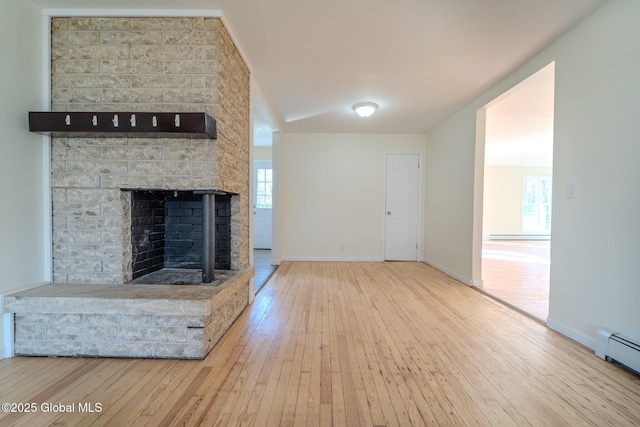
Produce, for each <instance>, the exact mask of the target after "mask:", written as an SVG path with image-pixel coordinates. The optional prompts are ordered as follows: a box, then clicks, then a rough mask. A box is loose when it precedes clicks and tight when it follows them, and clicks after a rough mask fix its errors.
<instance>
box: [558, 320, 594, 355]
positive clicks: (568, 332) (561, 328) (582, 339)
mask: <svg viewBox="0 0 640 427" xmlns="http://www.w3.org/2000/svg"><path fill="white" fill-rule="evenodd" d="M547 327H548V328H549V329H553V330H554V331H556V332H558V333H559V334H562V335H564V336H565V337H567V338H569V339H572V340H574V341H575V342H577V343H579V344H582V345H583V346H585V347H588V348H590V349H591V350H594V351H595V349H596V339H595V338H593V337H591V336H589V335H587V334H584V333H582V332H580V331H578V330H575V329H573V328H571V327H569V326H567V325H565V324H564V323H561V322H558V321H557V320H554V319H552V318H551V317H549V318H547Z"/></svg>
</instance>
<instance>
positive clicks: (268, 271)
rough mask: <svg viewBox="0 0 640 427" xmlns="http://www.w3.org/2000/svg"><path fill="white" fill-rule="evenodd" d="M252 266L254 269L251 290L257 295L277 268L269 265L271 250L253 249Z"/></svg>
mask: <svg viewBox="0 0 640 427" xmlns="http://www.w3.org/2000/svg"><path fill="white" fill-rule="evenodd" d="M253 265H254V267H255V268H256V270H255V271H256V272H255V276H254V277H253V290H254V291H255V293H258V291H259V290H260V289H261V288H262V287H263V286H264V284H265V283H267V280H269V277H271V275H272V274H273V272H274V271H276V268H277V266H275V265H271V249H254V250H253Z"/></svg>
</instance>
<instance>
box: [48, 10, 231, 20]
mask: <svg viewBox="0 0 640 427" xmlns="http://www.w3.org/2000/svg"><path fill="white" fill-rule="evenodd" d="M42 14H43V15H45V16H49V17H64V16H100V17H105V16H111V17H132V18H140V17H150V18H152V17H200V16H203V17H209V18H220V17H221V16H222V13H221V12H220V11H219V10H217V9H43V10H42Z"/></svg>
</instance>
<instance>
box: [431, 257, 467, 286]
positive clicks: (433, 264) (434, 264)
mask: <svg viewBox="0 0 640 427" xmlns="http://www.w3.org/2000/svg"><path fill="white" fill-rule="evenodd" d="M422 262H424V263H425V264H429V265H430V266H431V267H433V268H435V269H436V270H440V271H441V272H443V273H444V274H446V275H447V276H450V277H452V278H454V279H456V280H457V281H458V282H462V283H463V284H465V285H467V286H473V283H472V282H471V279H469V278H468V277H464V276H461V275H459V274H458V273H456V272H454V271H451V270H449V269H448V268H446V267H443V266H441V265H440V264H438V263H437V262H433V261H431V260H429V259H426V258H423V259H422Z"/></svg>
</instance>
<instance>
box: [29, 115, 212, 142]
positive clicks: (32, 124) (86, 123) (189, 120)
mask: <svg viewBox="0 0 640 427" xmlns="http://www.w3.org/2000/svg"><path fill="white" fill-rule="evenodd" d="M29 130H30V131H31V132H38V133H45V134H51V135H54V136H63V137H65V136H68V137H123V136H126V137H144V138H149V137H157V138H192V137H196V138H217V130H216V121H215V119H213V118H212V117H211V116H209V115H208V114H206V113H148V112H142V113H140V112H79V111H73V112H71V111H69V112H58V111H56V112H48V111H30V112H29Z"/></svg>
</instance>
